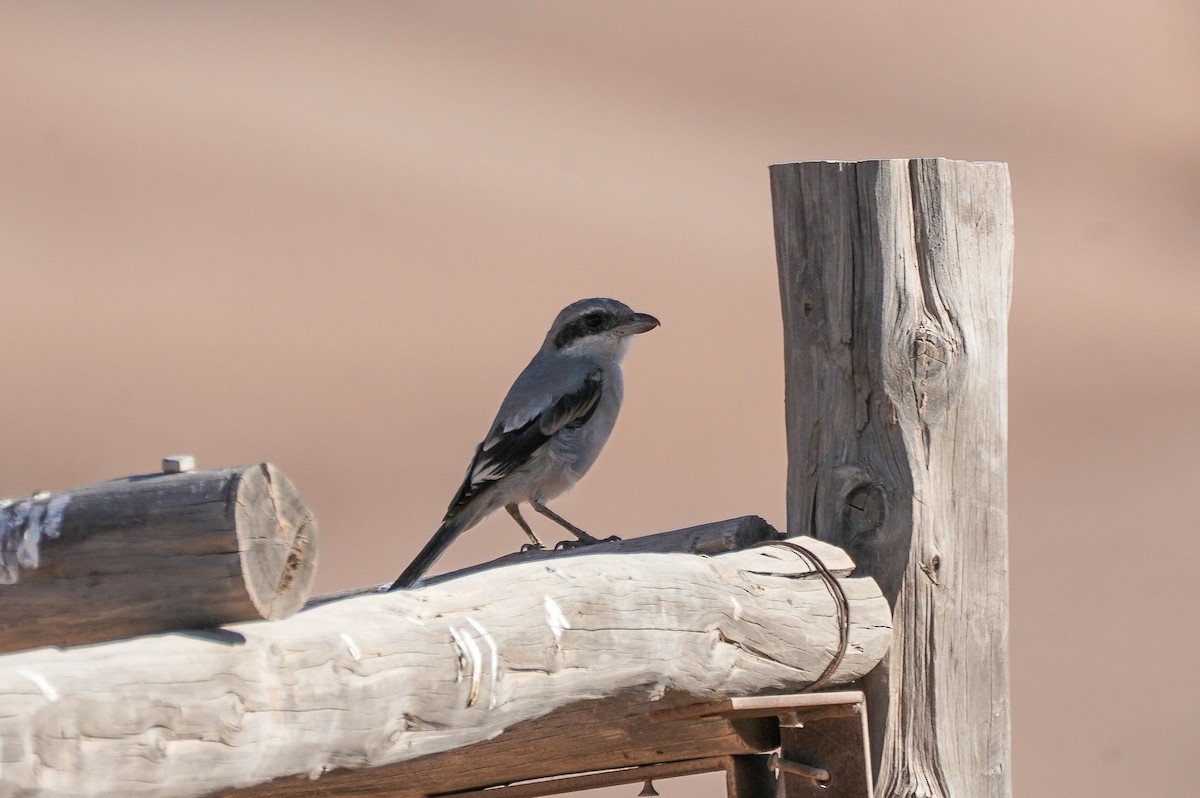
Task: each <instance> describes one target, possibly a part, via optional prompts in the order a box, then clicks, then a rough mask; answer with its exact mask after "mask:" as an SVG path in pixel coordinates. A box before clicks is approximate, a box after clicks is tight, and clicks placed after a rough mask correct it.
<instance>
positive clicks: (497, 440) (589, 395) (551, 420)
mask: <svg viewBox="0 0 1200 798" xmlns="http://www.w3.org/2000/svg"><path fill="white" fill-rule="evenodd" d="M603 389H604V373H603V372H602V371H601V370H600V369H595V370H594V371H592V372H591V373H590V374H588V375H587V377H585V378H584V380H583V385H581V386H580V387H579V389H578V390H576V391H573V392H571V393H568V394H564V395H563V396H561V397H560V398H559V399H558V401H556V402H554V403H553V404H552V405H550V406H549V407H547V408H546V409H545V410H543V411H542V412H541V413H539V414H538V415H536V416H534V417H533V418H531V419H530V420H529V421H528V422H526V423H525V424H524V425H522V426H520V427H517V428H516V429H512V430H509V431H508V432H503V431H502V430H501V429H499V428H498V429H494V430H492V431H491V433H490V434H489V435H488V437H487V439H486V440H485V441H484V443H481V444H479V446H478V447H477V448H476V449H475V456H474V457H473V458H472V459H471V465H470V467H469V468H468V469H467V476H466V479H464V480H463V484H462V486H461V487H460V488H459V489H458V493H456V494H455V495H454V498H453V499H452V500H451V502H450V507H449V509H447V510H446V519H449V518H451V517H453V516H454V515H455V514H457V513H458V512H459V511H460V510H462V509H463V508H464V507H465V506H466V505H467V504H468V503H470V502H471V501H472V500H473V499H474V498H475V497H476V496H479V495H480V494H481V493H483V492H484V491H486V490H487V489H488V488H490V487H491V486H492V485H493V484H495V482H496V481H497V480H500V479H503V478H504V477H506V476H508V475H509V474H511V473H512V472H513V471H515V470H517V469H518V468H520V467H521V466H522V465H524V464H525V463H527V462H528V461H529V459H530V458H531V457H533V455H534V453H535V452H537V450H538V449H540V448H542V446H544V445H545V444H546V441H548V440H550V438H551V436H553V435H554V433H556V432H558V431H559V430H561V429H578V428H579V427H582V426H583V425H584V424H586V423H587V422H588V419H590V418H591V417H592V413H594V412H596V406H597V405H598V404H599V403H600V394H601V393H602V392H603ZM488 442H491V445H490V446H488V447H487V448H486V449H485V448H484V444H486V443H488Z"/></svg>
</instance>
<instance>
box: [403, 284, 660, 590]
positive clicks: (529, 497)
mask: <svg viewBox="0 0 1200 798" xmlns="http://www.w3.org/2000/svg"><path fill="white" fill-rule="evenodd" d="M658 324H659V322H658V319H656V318H654V317H653V316H651V315H649V314H647V313H634V312H633V311H632V310H631V309H630V308H629V306H627V305H625V304H624V303H622V302H618V301H617V300H615V299H581V300H580V301H578V302H574V303H572V304H570V305H567V306H566V307H565V308H563V310H562V312H561V313H559V314H558V317H557V318H556V319H555V320H554V324H552V325H550V331H549V332H548V333H546V340H545V341H543V342H542V348H541V349H539V350H538V353H537V354H536V355H534V356H533V360H531V361H530V362H529V365H528V366H526V367H525V370H524V371H522V372H521V374H520V376H518V377H517V379H516V382H514V383H513V385H512V387H511V388H509V390H508V395H507V396H506V397H504V402H503V403H502V404H501V405H500V412H498V413H497V414H496V420H495V421H493V422H492V426H491V427H490V428H489V429H488V433H487V436H486V437H485V438H484V439H483V442H482V443H480V444H479V446H478V447H477V448H476V449H475V457H474V458H473V459H472V460H471V465H470V467H468V468H467V476H466V478H465V479H464V480H463V483H462V487H460V488H459V489H458V493H456V494H455V495H454V499H453V500H452V501H451V502H450V508H449V509H448V510H446V516H445V518H443V519H442V525H441V526H440V527H438V530H437V532H435V533H434V535H433V538H432V539H430V541H429V542H428V543H426V544H425V548H423V549H421V553H420V554H418V555H417V557H416V559H414V560H413V561H412V564H410V565H409V566H408V567H407V568H405V569H404V573H402V574H400V577H399V578H398V579H397V580H396V581H395V582H394V583H393V584H392V586H391V588H390V589H391V590H397V589H400V588H407V587H411V586H412V585H413V583H415V582H416V581H417V580H418V579H420V578H421V577H422V576H423V575H424V574H425V572H426V571H427V570H429V568H430V567H431V566H432V565H433V563H434V562H435V561H436V560H437V558H438V557H440V556H441V555H442V553H443V552H444V551H445V550H446V548H447V547H449V545H450V544H451V543H452V542H453V541H454V539H455V538H456V537H458V536H459V535H460V534H462V533H463V532H465V531H466V530H468V529H470V528H471V527H473V526H475V524H477V523H479V522H480V521H481V520H483V518H484V516H486V515H488V514H489V513H491V512H493V511H495V510H497V509H499V508H500V507H503V508H504V509H505V510H507V511H508V513H509V515H511V516H512V517H513V520H514V521H516V522H517V524H518V525H520V527H521V529H523V530H524V531H525V534H526V535H528V536H529V539H530V541H532V545H533V546H535V547H537V548H543V546H542V542H541V541H540V540H538V537H537V535H535V534H533V530H532V529H530V528H529V524H528V523H526V521H525V519H524V518H523V517H522V516H521V511H520V509H519V508H518V506H517V505H519V504H521V503H522V502H527V503H528V504H529V505H530V506H531V507H532V508H533V509H534V510H536V511H537V512H539V513H541V514H542V515H544V516H546V517H547V518H549V519H551V520H552V521H554V522H555V523H557V524H559V525H561V526H562V527H564V528H566V529H567V530H568V531H570V532H571V533H572V534H573V535H575V537H576V538H578V542H574V541H573V543H574V545H586V544H591V543H599V542H600V541H599V540H598V539H597V538H594V537H592V536H591V535H589V534H588V533H587V532H584V531H583V530H582V529H580V528H579V527H577V526H575V525H574V524H572V523H570V522H569V521H567V520H566V519H565V518H563V517H562V516H560V515H558V514H557V513H555V512H554V511H552V510H551V509H550V508H549V507H547V506H546V502H548V501H550V500H551V499H553V498H554V497H556V496H559V495H561V494H563V493H564V492H566V491H567V490H568V489H570V488H571V487H572V486H573V485H574V484H575V483H576V482H578V481H579V479H580V477H582V476H583V475H584V474H585V473H587V470H588V469H589V468H591V467H592V464H593V463H595V462H596V458H597V457H599V456H600V450H601V449H603V448H604V443H605V442H606V441H607V440H608V435H609V433H611V432H612V429H613V424H615V423H616V421H617V413H618V412H619V411H620V409H621V398H622V395H623V393H624V386H623V383H622V379H621V359H622V358H624V357H625V353H626V352H627V351H628V349H629V344H630V336H631V335H636V334H638V333H644V332H647V331H648V330H652V329H654V328H655V327H657V326H658Z"/></svg>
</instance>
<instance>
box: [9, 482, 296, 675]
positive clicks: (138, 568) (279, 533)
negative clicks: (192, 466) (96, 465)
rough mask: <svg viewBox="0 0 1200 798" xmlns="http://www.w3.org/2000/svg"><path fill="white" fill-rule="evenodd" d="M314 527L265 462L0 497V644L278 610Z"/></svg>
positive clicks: (96, 636) (124, 632)
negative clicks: (1, 577)
mask: <svg viewBox="0 0 1200 798" xmlns="http://www.w3.org/2000/svg"><path fill="white" fill-rule="evenodd" d="M316 534H317V527H316V522H315V521H314V520H313V517H312V514H311V513H310V512H309V511H308V508H307V507H305V505H304V502H303V501H302V500H301V499H300V496H299V495H298V494H297V492H296V489H295V488H294V487H292V483H291V482H289V481H288V478H287V477H286V476H284V475H283V473H282V472H280V471H279V470H278V469H276V468H275V467H274V466H272V465H270V464H267V463H263V464H261V465H254V466H247V467H243V468H226V469H222V470H219V471H196V472H191V473H188V472H179V473H161V474H150V475H146V476H137V477H128V478H126V479H117V480H112V481H111V482H104V483H101V484H99V485H90V486H87V487H84V488H78V489H74V490H68V491H61V492H57V493H45V494H39V495H37V496H33V497H30V498H28V499H22V500H20V501H17V502H10V503H8V504H7V505H6V506H4V507H0V569H2V570H3V572H4V576H5V579H4V580H3V581H5V582H8V584H0V651H13V650H19V649H26V648H35V647H38V646H70V645H80V644H83V643H95V642H98V641H103V640H114V639H119V638H124V637H132V636H134V635H139V634H147V633H150V632H158V631H164V630H172V629H189V628H205V627H214V626H219V625H221V624H225V623H230V622H235V621H247V620H254V619H258V618H268V619H280V618H286V617H288V616H290V615H293V614H295V613H296V612H297V611H298V610H299V609H300V607H302V606H303V604H304V601H305V599H306V598H307V597H308V594H309V590H310V588H311V585H312V579H313V575H314V572H315V568H316Z"/></svg>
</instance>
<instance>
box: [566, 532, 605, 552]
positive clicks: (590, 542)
mask: <svg viewBox="0 0 1200 798" xmlns="http://www.w3.org/2000/svg"><path fill="white" fill-rule="evenodd" d="M616 540H620V538H619V537H617V536H616V535H610V536H608V537H606V538H597V537H593V536H592V535H589V534H587V533H586V532H584V533H583V534H582V535H579V536H578V538H577V539H576V540H560V541H558V542H557V543H555V544H554V550H555V551H568V550H570V549H579V548H583V547H584V546H595V545H596V544H597V543H612V542H613V541H616Z"/></svg>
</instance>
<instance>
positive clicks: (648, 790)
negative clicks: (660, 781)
mask: <svg viewBox="0 0 1200 798" xmlns="http://www.w3.org/2000/svg"><path fill="white" fill-rule="evenodd" d="M647 795H658V790H656V789H654V779H646V780H645V781H644V782H642V791H641V792H639V793H638V798H645V796H647Z"/></svg>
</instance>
